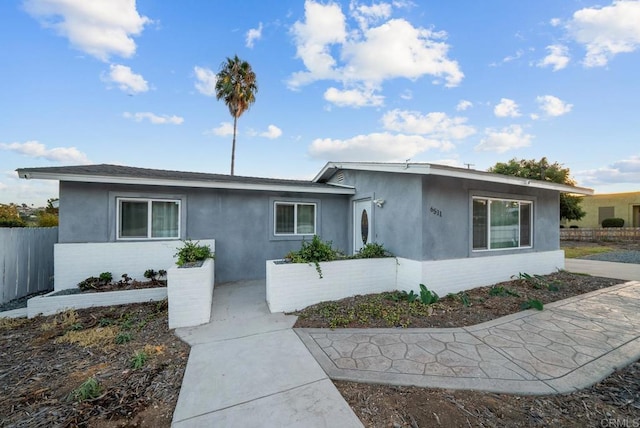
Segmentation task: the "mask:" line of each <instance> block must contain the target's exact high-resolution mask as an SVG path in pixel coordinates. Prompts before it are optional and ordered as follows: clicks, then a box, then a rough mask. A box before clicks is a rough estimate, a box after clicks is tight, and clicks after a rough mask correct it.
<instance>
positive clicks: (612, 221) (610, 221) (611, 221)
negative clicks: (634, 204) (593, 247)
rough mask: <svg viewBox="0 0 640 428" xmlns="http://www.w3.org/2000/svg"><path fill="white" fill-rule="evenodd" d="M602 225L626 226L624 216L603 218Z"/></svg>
mask: <svg viewBox="0 0 640 428" xmlns="http://www.w3.org/2000/svg"><path fill="white" fill-rule="evenodd" d="M602 227H606V228H608V227H624V219H623V218H605V219H604V220H602Z"/></svg>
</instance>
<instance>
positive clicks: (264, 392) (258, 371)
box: [173, 280, 362, 428]
mask: <svg viewBox="0 0 640 428" xmlns="http://www.w3.org/2000/svg"><path fill="white" fill-rule="evenodd" d="M265 292H266V290H265V283H264V280H261V281H249V282H239V283H233V284H225V285H221V286H216V288H215V289H214V292H213V305H212V319H211V322H210V323H209V324H206V325H203V326H199V327H194V328H184V329H177V330H176V334H177V335H178V336H179V337H180V338H182V339H183V340H185V341H186V342H187V343H189V344H190V345H191V353H190V354H189V361H188V363H187V368H186V371H185V375H184V379H183V381H182V389H181V390H180V396H179V398H178V403H177V405H176V409H175V411H174V414H173V426H174V427H243V428H244V427H337V426H339V427H361V426H362V424H361V423H360V420H359V419H358V417H357V416H356V415H355V414H354V413H353V411H352V410H351V408H350V407H349V405H348V404H347V403H346V402H345V401H344V399H343V398H342V396H341V395H340V393H339V392H338V390H337V389H336V387H335V386H334V385H333V383H332V382H331V380H329V378H328V377H327V375H326V373H325V372H324V371H323V370H322V368H321V367H320V366H319V365H318V363H317V362H316V361H315V359H314V358H313V357H312V356H311V354H310V353H309V351H308V350H307V348H306V347H305V346H304V345H303V343H302V342H301V341H300V339H299V338H298V336H297V335H296V334H295V333H294V332H293V330H291V327H292V326H293V324H294V322H295V319H296V317H291V316H285V315H284V314H281V313H280V314H271V313H269V310H268V308H267V304H266V302H265V298H266V296H265Z"/></svg>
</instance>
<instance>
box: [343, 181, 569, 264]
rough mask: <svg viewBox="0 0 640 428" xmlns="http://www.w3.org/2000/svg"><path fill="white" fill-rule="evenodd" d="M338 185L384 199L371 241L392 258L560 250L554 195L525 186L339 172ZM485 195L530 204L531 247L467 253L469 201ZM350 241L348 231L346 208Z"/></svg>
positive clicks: (362, 195)
mask: <svg viewBox="0 0 640 428" xmlns="http://www.w3.org/2000/svg"><path fill="white" fill-rule="evenodd" d="M343 174H344V181H343V184H347V185H351V186H354V187H355V188H356V190H357V193H356V195H355V196H354V197H353V198H352V201H353V200H358V199H362V198H368V197H370V198H372V199H375V198H379V199H384V200H385V203H384V205H383V206H382V207H381V208H379V207H376V206H375V205H374V207H373V221H374V240H375V241H376V242H378V243H381V244H384V246H385V247H386V248H387V249H388V250H389V251H391V252H392V253H393V254H395V255H396V256H399V257H405V258H409V259H413V260H446V259H456V258H465V257H489V256H492V255H498V254H500V255H504V254H510V253H522V252H531V251H551V250H557V249H559V245H560V239H559V236H560V235H559V233H560V232H559V215H560V214H559V209H560V208H559V194H558V192H556V191H551V190H543V189H535V188H530V187H524V186H512V185H506V184H497V183H489V182H484V181H474V180H463V179H459V178H451V177H442V176H434V175H428V176H422V175H414V174H397V173H395V174H394V173H384V172H370V171H343ZM472 196H486V197H497V198H510V199H523V200H531V201H533V207H534V208H533V209H534V223H533V248H531V249H515V250H501V251H483V252H478V251H472V248H471V198H472ZM349 213H350V214H349V218H350V220H349V234H350V235H349V237H350V239H352V238H351V236H352V235H351V234H352V233H353V225H352V223H353V220H352V216H353V213H352V209H351V208H350V209H349Z"/></svg>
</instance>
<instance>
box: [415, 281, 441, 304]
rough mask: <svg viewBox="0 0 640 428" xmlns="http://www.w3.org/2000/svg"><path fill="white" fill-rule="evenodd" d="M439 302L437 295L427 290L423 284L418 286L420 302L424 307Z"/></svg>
mask: <svg viewBox="0 0 640 428" xmlns="http://www.w3.org/2000/svg"><path fill="white" fill-rule="evenodd" d="M438 300H440V297H438V293H436V292H435V291H431V290H429V289H428V288H427V287H426V286H425V285H424V284H420V302H421V303H422V304H424V305H430V304H432V303H436V302H437V301H438Z"/></svg>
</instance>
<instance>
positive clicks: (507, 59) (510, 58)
mask: <svg viewBox="0 0 640 428" xmlns="http://www.w3.org/2000/svg"><path fill="white" fill-rule="evenodd" d="M522 55H524V51H523V50H522V49H518V50H517V51H516V53H515V54H513V55H509V56H506V57H504V58H503V59H502V62H511V61H515V60H516V59H519V58H522Z"/></svg>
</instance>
